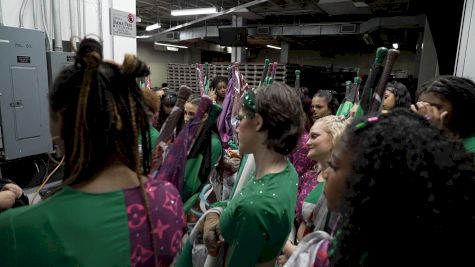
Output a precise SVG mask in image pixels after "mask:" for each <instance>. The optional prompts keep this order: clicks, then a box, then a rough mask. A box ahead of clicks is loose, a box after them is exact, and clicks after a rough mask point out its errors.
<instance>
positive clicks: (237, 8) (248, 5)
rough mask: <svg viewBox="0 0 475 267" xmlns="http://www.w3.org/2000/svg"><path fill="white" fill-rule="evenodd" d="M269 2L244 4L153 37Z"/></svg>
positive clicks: (262, 0)
mask: <svg viewBox="0 0 475 267" xmlns="http://www.w3.org/2000/svg"><path fill="white" fill-rule="evenodd" d="M267 1H268V0H254V1H252V2H249V3H246V4H243V5H239V6H236V7H233V8H230V9H228V10H224V11H221V12H218V13H216V14H211V15H208V16H204V17H202V18H199V19H195V20H193V21H190V22H187V23H184V24H180V25H178V26H175V27H172V28H170V29H167V30H164V31H161V32H158V33H156V34H154V35H153V36H159V35H162V34H165V33H168V32H172V31H176V30H179V29H182V28H185V27H188V26H191V25H194V24H196V23H199V22H202V21H206V20H209V19H214V18H217V17H220V16H222V15H225V14H229V13H232V12H235V11H238V10H241V9H244V8H248V7H251V6H255V5H259V4H262V3H265V2H267Z"/></svg>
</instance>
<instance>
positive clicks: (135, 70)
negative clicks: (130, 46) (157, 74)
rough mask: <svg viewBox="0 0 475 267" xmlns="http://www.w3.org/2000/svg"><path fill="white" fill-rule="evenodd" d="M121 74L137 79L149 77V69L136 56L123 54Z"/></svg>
mask: <svg viewBox="0 0 475 267" xmlns="http://www.w3.org/2000/svg"><path fill="white" fill-rule="evenodd" d="M121 72H122V74H123V75H125V76H128V77H134V78H139V77H145V76H148V75H150V68H149V67H148V66H147V64H145V63H144V62H143V61H141V60H140V59H138V58H137V57H136V56H134V55H132V54H125V56H124V63H122V70H121Z"/></svg>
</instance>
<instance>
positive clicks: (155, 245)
mask: <svg viewBox="0 0 475 267" xmlns="http://www.w3.org/2000/svg"><path fill="white" fill-rule="evenodd" d="M144 189H145V191H146V195H147V198H148V200H149V201H148V202H149V205H150V207H149V211H148V212H149V215H150V221H151V225H152V229H150V225H149V223H148V222H147V208H146V206H145V205H144V201H143V197H142V193H141V192H140V188H131V189H126V190H124V194H125V202H126V203H125V204H126V206H127V217H128V227H129V239H130V263H131V264H130V265H131V266H132V267H139V266H140V267H144V266H170V264H171V263H172V261H173V259H174V257H175V255H176V254H177V253H178V251H179V250H180V247H181V240H182V237H183V233H184V230H185V221H184V214H183V204H182V202H181V199H180V195H179V194H178V191H177V190H176V188H175V187H174V186H173V185H172V184H170V183H168V182H165V181H160V180H151V181H148V182H146V183H145V184H144ZM154 240H155V241H154ZM156 254H157V262H155V260H156V259H155V255H156Z"/></svg>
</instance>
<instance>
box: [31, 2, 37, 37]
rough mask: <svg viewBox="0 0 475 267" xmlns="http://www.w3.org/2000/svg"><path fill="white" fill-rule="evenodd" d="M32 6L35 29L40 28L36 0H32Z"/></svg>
mask: <svg viewBox="0 0 475 267" xmlns="http://www.w3.org/2000/svg"><path fill="white" fill-rule="evenodd" d="M32 4H33V6H32V8H33V26H34V27H35V30H38V22H37V21H36V0H33V1H32Z"/></svg>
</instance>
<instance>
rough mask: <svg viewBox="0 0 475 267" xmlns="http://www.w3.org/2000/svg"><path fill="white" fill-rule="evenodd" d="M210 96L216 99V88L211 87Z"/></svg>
mask: <svg viewBox="0 0 475 267" xmlns="http://www.w3.org/2000/svg"><path fill="white" fill-rule="evenodd" d="M208 96H209V97H211V99H213V101H216V90H215V89H210V90H209V91H208Z"/></svg>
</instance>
